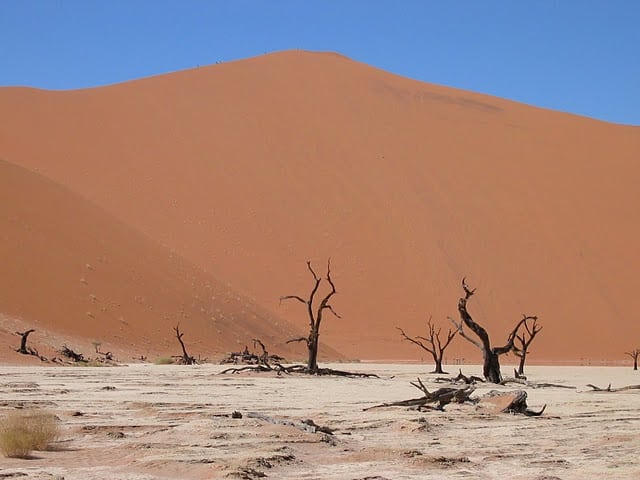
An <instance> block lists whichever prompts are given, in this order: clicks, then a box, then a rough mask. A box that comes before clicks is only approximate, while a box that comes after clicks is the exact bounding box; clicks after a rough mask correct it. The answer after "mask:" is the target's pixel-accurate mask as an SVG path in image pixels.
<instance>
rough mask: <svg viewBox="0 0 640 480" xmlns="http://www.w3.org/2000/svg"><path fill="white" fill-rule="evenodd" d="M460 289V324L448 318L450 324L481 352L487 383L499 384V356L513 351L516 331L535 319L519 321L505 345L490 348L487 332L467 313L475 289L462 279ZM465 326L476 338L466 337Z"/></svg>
mask: <svg viewBox="0 0 640 480" xmlns="http://www.w3.org/2000/svg"><path fill="white" fill-rule="evenodd" d="M462 289H463V290H464V297H462V298H460V299H459V300H458V313H459V314H460V322H456V321H455V320H454V319H453V318H450V320H451V322H453V324H454V325H455V326H456V328H457V330H458V332H459V333H460V336H462V337H463V338H464V339H466V340H468V341H469V342H471V343H472V344H474V345H475V346H476V347H478V348H479V349H480V350H481V351H482V373H483V375H484V378H485V380H486V381H487V382H491V383H500V382H502V373H501V372H500V355H504V354H505V353H508V352H510V351H511V350H513V344H514V341H515V338H516V335H517V334H518V330H519V329H520V327H521V326H522V324H523V323H524V322H526V321H527V320H529V319H535V318H536V317H530V316H525V317H524V318H522V320H520V321H519V322H518V323H517V324H516V326H515V328H514V329H513V331H512V332H511V333H510V334H509V337H508V338H507V343H506V344H505V345H504V346H502V347H492V346H491V341H490V340H489V334H488V333H487V331H486V330H485V329H484V328H483V327H482V326H480V325H479V324H477V323H476V322H475V321H474V320H473V318H472V317H471V315H470V314H469V312H468V311H467V301H468V300H469V299H470V298H471V297H472V296H473V294H474V293H475V292H476V290H475V289H473V290H471V289H469V287H468V286H467V284H466V281H465V279H464V278H463V279H462ZM465 325H466V326H467V328H469V330H471V331H472V332H473V333H474V334H475V335H476V336H477V337H478V338H477V339H474V338H472V337H470V336H469V335H467V333H466V332H465V330H464V328H463V326H465Z"/></svg>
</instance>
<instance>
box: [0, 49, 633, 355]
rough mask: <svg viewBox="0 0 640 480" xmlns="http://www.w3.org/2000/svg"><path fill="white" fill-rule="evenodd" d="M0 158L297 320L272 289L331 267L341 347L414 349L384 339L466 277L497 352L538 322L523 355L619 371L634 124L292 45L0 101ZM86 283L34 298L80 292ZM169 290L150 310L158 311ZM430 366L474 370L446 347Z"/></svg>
mask: <svg viewBox="0 0 640 480" xmlns="http://www.w3.org/2000/svg"><path fill="white" fill-rule="evenodd" d="M594 94H595V92H594ZM0 156H3V157H4V158H6V159H8V160H10V161H11V162H13V163H15V164H19V165H21V166H24V167H26V168H28V169H31V170H33V171H37V172H40V173H41V174H43V175H45V176H47V177H49V178H51V179H53V180H55V181H56V182H59V183H61V184H63V185H64V186H66V187H68V188H69V189H71V190H73V191H75V192H77V193H78V194H80V195H82V196H83V197H86V198H88V199H90V200H91V201H93V202H95V203H96V204H98V205H100V206H101V207H102V208H104V209H106V210H107V211H109V212H110V213H111V214H113V215H114V216H116V217H117V218H119V219H120V220H122V221H123V222H125V223H127V224H129V225H131V226H133V227H135V228H137V229H139V230H141V231H143V232H144V233H145V234H146V235H148V236H149V237H151V238H153V239H154V240H156V241H158V242H160V243H162V244H164V245H167V246H168V247H169V248H171V249H173V250H174V251H176V252H177V253H178V254H180V255H181V256H184V257H185V258H186V259H188V260H189V261H190V262H193V263H194V264H196V265H198V266H199V267H201V268H203V269H206V270H207V271H210V272H214V273H215V275H216V276H218V277H219V278H223V279H225V280H228V281H229V282H231V284H232V285H233V286H234V287H236V288H238V289H240V290H242V291H246V292H248V293H249V294H250V295H252V296H253V297H255V298H256V300H257V301H258V302H259V303H260V304H261V305H262V306H263V307H265V308H267V309H273V310H274V311H276V312H277V313H278V314H282V315H284V316H285V318H287V319H290V320H292V321H295V322H297V323H298V325H299V326H300V327H303V326H304V325H305V322H306V320H305V317H304V309H303V308H302V306H301V305H300V304H297V303H291V304H285V305H283V306H281V307H278V298H279V297H280V296H281V295H285V294H292V293H296V294H305V293H306V292H307V291H308V290H309V288H310V283H311V282H310V280H311V279H310V276H309V272H307V270H306V267H305V263H304V262H305V261H306V260H307V259H308V258H311V259H312V260H313V262H314V265H315V266H316V268H317V269H318V270H319V271H320V270H322V269H323V266H324V262H325V261H326V259H327V257H329V256H330V257H331V259H332V265H333V277H334V279H335V282H336V284H337V287H338V295H336V297H335V302H334V307H335V309H336V311H338V312H339V313H340V314H341V315H342V317H343V318H342V319H341V320H338V319H335V318H327V320H326V322H325V324H324V327H323V332H322V335H323V338H324V339H325V341H327V342H328V343H329V344H331V345H332V346H334V347H335V348H337V349H339V350H341V351H343V352H344V353H345V354H347V355H348V356H350V357H359V358H399V357H405V358H419V357H420V356H422V354H421V353H420V352H419V351H417V350H415V349H414V348H412V347H411V346H409V345H406V344H404V343H402V342H400V340H399V336H398V334H397V331H396V330H395V328H394V327H395V326H396V325H400V326H403V327H404V328H405V329H406V330H407V331H408V332H409V333H413V334H421V333H424V323H425V321H426V319H427V318H428V317H429V315H433V318H434V320H435V321H437V322H441V323H442V324H443V325H444V326H445V328H447V320H446V316H447V315H455V314H456V303H457V298H458V297H459V295H460V293H461V289H460V286H459V285H460V280H461V278H462V277H463V276H464V275H466V276H467V278H468V281H469V282H470V284H471V285H472V286H476V287H478V294H477V297H475V298H474V299H473V300H472V302H471V303H470V305H469V309H470V311H471V313H472V314H474V315H475V317H476V319H477V320H478V321H479V322H481V323H483V324H484V325H485V326H486V327H487V328H488V330H489V332H490V333H492V334H493V335H494V337H495V339H496V343H500V342H502V341H503V340H504V338H505V337H506V331H507V329H509V328H510V327H511V326H512V325H513V324H514V322H515V321H516V320H517V319H519V318H520V317H521V315H522V314H523V313H527V314H537V315H539V317H540V320H541V322H542V323H543V325H544V330H543V331H542V333H541V334H540V337H539V339H538V340H536V343H535V344H534V347H533V349H532V354H531V357H530V358H531V361H551V360H572V361H580V359H583V358H585V359H591V360H603V359H611V360H615V359H622V358H624V355H623V353H622V352H623V351H624V350H626V349H628V348H632V347H634V346H637V345H638V344H640V324H639V323H638V322H637V321H636V320H635V319H634V314H635V308H634V305H633V300H634V299H635V290H636V281H635V279H636V275H637V273H638V272H639V271H640V249H638V247H637V245H636V243H637V242H636V238H637V237H638V234H640V221H639V220H640V217H639V214H638V205H640V189H639V188H638V183H637V182H638V178H639V177H640V175H639V174H640V164H639V163H638V158H640V129H639V128H636V127H626V126H619V125H613V124H608V123H604V122H600V121H596V120H592V119H588V118H583V117H578V116H574V115H569V114H565V113H559V112H554V111H549V110H543V109H538V108H535V107H531V106H526V105H522V104H518V103H514V102H510V101H506V100H502V99H498V98H494V97H489V96H485V95H478V94H474V93H470V92H465V91H460V90H455V89H452V88H446V87H440V86H435V85H431V84H427V83H422V82H418V81H414V80H410V79H406V78H402V77H398V76H396V75H392V74H390V73H387V72H384V71H380V70H378V69H375V68H371V67H369V66H366V65H363V64H361V63H358V62H354V61H351V60H349V59H347V58H344V57H342V56H339V55H335V54H323V53H309V52H301V51H290V52H283V53H277V54H271V55H266V56H262V57H258V58H252V59H249V60H243V61H238V62H232V63H226V64H220V65H215V66H210V67H205V68H198V69H193V70H189V71H183V72H177V73H172V74H167V75H162V76H158V77H152V78H146V79H142V80H138V81H133V82H128V83H123V84H118V85H113V86H109V87H101V88H93V89H86V90H77V91H65V92H51V91H40V90H34V89H26V88H4V89H0ZM80 227H81V225H80V222H79V221H78V220H77V219H71V218H69V219H68V220H67V221H66V223H65V224H60V225H59V227H56V228H59V229H60V230H61V231H67V230H68V231H69V232H76V231H78V229H80ZM72 239H73V235H71V236H70V238H69V239H68V241H72ZM61 241H62V239H61ZM43 248H44V247H43ZM42 251H43V252H45V250H44V249H43V250H42ZM95 253H96V256H97V255H98V252H95ZM123 255H130V256H131V257H132V258H136V257H137V256H138V255H136V253H134V252H129V251H125V252H123ZM43 256H46V255H44V254H43ZM56 261H57V260H56V259H51V260H50V262H51V263H52V265H51V268H58V267H57V266H56V265H55V262H56ZM90 261H93V262H94V263H96V262H97V260H96V259H95V258H94V259H93V260H90ZM157 271H158V274H160V272H162V274H165V271H164V270H163V269H161V268H159V267H158V270H157ZM92 273H93V272H89V273H86V272H82V273H81V272H80V271H78V272H73V275H71V277H72V278H73V281H71V280H69V281H68V282H67V283H62V282H61V283H60V284H59V285H56V288H55V289H54V290H53V291H52V292H47V295H56V294H57V295H59V294H60V293H61V292H62V291H64V290H65V289H73V290H74V291H82V292H84V290H80V289H81V285H80V284H78V279H79V278H80V277H81V276H91V275H90V274H92ZM166 274H167V275H170V273H166ZM74 282H75V284H74ZM173 283H174V279H173V278H170V277H169V278H167V281H166V283H165V285H166V290H165V292H164V293H165V295H163V299H164V300H165V301H166V303H164V304H163V306H162V307H160V305H158V307H156V308H157V310H156V311H158V310H163V309H167V310H170V311H175V309H176V306H175V305H174V304H173V302H176V301H178V299H179V298H182V297H181V296H180V295H179V290H180V289H181V288H182V287H181V286H180V285H184V283H183V284H176V285H173ZM196 283H197V282H196ZM82 289H85V287H84V286H82ZM88 293H92V292H86V294H88ZM21 294H22V293H21V292H12V293H11V296H10V297H9V298H13V296H15V295H21ZM83 294H84V293H83ZM96 294H100V293H99V292H97V293H96ZM78 295H79V293H78ZM83 301H85V302H88V300H87V297H86V296H85V297H83ZM32 308H36V307H32ZM85 309H87V310H88V309H89V307H88V306H87V307H86V308H84V307H83V310H85ZM139 310H143V309H142V307H140V308H139ZM42 313H44V312H42ZM60 321H62V318H61V319H60ZM64 321H65V322H66V323H64V325H65V327H67V328H69V329H71V330H74V329H81V328H83V327H82V325H83V324H85V323H86V319H85V318H77V317H73V318H65V319H64ZM141 321H142V320H141ZM149 321H151V320H149ZM154 321H155V320H154ZM172 321H173V319H172ZM170 323H171V321H168V323H167V325H169V324H170ZM114 325H117V320H114ZM256 325H257V324H256ZM203 328H204V327H203ZM246 328H250V327H249V326H248V325H247V327H246ZM194 329H195V328H194ZM162 330H167V327H166V326H165V327H163V329H162ZM114 334H115V333H114ZM203 335H204V333H203ZM447 356H448V358H449V360H450V361H451V360H452V359H453V358H458V357H465V358H466V359H467V360H470V359H472V356H473V358H475V359H477V358H478V357H477V353H476V352H475V350H474V348H473V347H471V346H469V345H467V344H466V342H464V341H463V340H458V341H456V342H455V343H454V345H453V346H452V347H451V348H450V350H448V355H447Z"/></svg>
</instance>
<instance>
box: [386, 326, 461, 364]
mask: <svg viewBox="0 0 640 480" xmlns="http://www.w3.org/2000/svg"><path fill="white" fill-rule="evenodd" d="M396 328H397V329H398V330H399V331H400V335H402V337H403V338H404V339H405V340H406V341H408V342H411V343H413V344H414V345H417V346H419V347H420V348H422V349H423V350H425V351H427V352H429V353H430V354H431V356H432V357H433V361H434V363H435V368H434V370H433V372H431V373H446V372H445V371H444V370H443V369H442V359H443V358H444V351H445V349H446V348H447V347H448V346H449V344H450V343H451V341H452V340H453V339H454V337H455V336H456V334H457V333H458V332H457V331H456V330H451V329H449V331H448V332H447V337H446V340H445V339H444V338H443V339H442V340H441V339H440V333H441V331H442V328H438V329H437V330H436V327H435V326H434V325H433V322H432V321H431V318H429V320H428V321H427V329H428V334H427V336H426V337H421V336H416V337H410V336H408V335H407V334H406V333H404V330H402V329H401V328H400V327H396Z"/></svg>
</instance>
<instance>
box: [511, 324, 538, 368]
mask: <svg viewBox="0 0 640 480" xmlns="http://www.w3.org/2000/svg"><path fill="white" fill-rule="evenodd" d="M523 317H524V315H523ZM529 320H532V321H531V322H529ZM523 326H524V331H523V332H522V333H521V334H519V335H516V339H515V345H514V347H513V353H515V354H516V355H517V356H518V357H520V365H519V366H518V375H524V362H525V361H526V359H527V354H528V353H529V345H531V342H533V339H534V338H536V335H537V334H538V332H539V331H540V330H542V327H541V326H540V325H538V319H537V318H536V317H525V321H524V323H523Z"/></svg>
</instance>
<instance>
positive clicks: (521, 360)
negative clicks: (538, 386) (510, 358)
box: [518, 351, 527, 375]
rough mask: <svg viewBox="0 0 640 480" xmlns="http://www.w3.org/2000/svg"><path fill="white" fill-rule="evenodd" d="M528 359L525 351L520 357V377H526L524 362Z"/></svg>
mask: <svg viewBox="0 0 640 480" xmlns="http://www.w3.org/2000/svg"><path fill="white" fill-rule="evenodd" d="M526 359H527V352H526V351H523V352H522V354H521V355H520V365H519V366H518V375H524V362H525V360H526Z"/></svg>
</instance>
